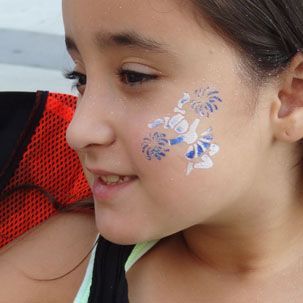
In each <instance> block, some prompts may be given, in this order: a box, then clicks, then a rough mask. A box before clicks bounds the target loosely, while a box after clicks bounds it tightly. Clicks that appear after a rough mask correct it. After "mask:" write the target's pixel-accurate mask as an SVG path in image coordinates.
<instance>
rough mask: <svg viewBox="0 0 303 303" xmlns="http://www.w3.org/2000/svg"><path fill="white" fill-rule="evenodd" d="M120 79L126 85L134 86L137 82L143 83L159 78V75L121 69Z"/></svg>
mask: <svg viewBox="0 0 303 303" xmlns="http://www.w3.org/2000/svg"><path fill="white" fill-rule="evenodd" d="M119 76H120V80H121V82H123V83H124V84H126V85H129V86H134V85H137V84H142V83H143V82H147V81H150V80H155V79H157V78H158V76H157V75H150V74H144V73H138V72H135V71H131V70H121V71H120V72H119Z"/></svg>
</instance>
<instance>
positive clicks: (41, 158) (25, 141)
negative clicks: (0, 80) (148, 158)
mask: <svg viewBox="0 0 303 303" xmlns="http://www.w3.org/2000/svg"><path fill="white" fill-rule="evenodd" d="M0 101H1V102H0V111H1V114H0V119H1V122H0V140H1V146H2V147H3V148H2V150H1V156H0V248H1V247H3V246H4V245H6V244H8V243H9V242H11V241H13V240H14V239H16V238H17V237H19V236H21V235H22V234H24V233H25V232H27V231H28V230H29V229H31V228H33V227H35V226H37V225H38V224H40V223H42V222H43V221H45V220H46V219H48V218H49V217H50V216H52V215H54V214H56V213H58V212H59V211H61V210H62V209H68V207H69V206H71V205H72V204H74V203H75V202H77V201H79V200H84V199H88V198H89V197H91V191H90V188H89V186H88V184H87V182H86V180H85V177H84V174H83V171H82V168H81V164H80V161H79V158H78V156H77V154H76V153H75V152H74V151H73V150H72V149H71V148H70V147H69V146H68V145H67V143H66V139H65V131H66V128H67V126H68V124H69V122H70V121H71V118H72V115H73V112H74V110H75V106H76V97H74V96H70V95H65V94H56V93H48V92H37V93H0ZM18 112H20V113H21V114H20V113H19V114H18ZM3 121H4V122H3ZM7 146H8V147H7Z"/></svg>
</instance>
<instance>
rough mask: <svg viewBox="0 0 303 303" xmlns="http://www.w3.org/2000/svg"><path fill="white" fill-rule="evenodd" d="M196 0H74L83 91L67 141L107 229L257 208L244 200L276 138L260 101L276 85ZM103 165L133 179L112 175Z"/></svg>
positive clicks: (146, 235) (229, 216) (70, 7)
mask: <svg viewBox="0 0 303 303" xmlns="http://www.w3.org/2000/svg"><path fill="white" fill-rule="evenodd" d="M179 2H180V3H179ZM185 2H186V1H172V0H165V1H163V0H153V1H150V0H131V1H125V0H116V1H112V0H85V1H84V0H63V13H64V22H65V30H66V37H67V48H68V49H69V52H70V54H71V56H72V58H73V60H74V62H75V69H74V70H75V72H76V73H73V74H72V75H71V78H73V77H74V78H76V79H77V87H78V90H79V92H80V94H79V101H78V105H77V110H76V113H75V115H74V118H73V121H72V123H71V124H70V126H69V129H68V131H67V139H68V142H69V144H70V146H71V147H72V148H74V149H75V150H76V151H77V152H78V154H79V156H80V159H81V162H82V164H83V167H84V171H85V173H86V176H87V179H88V182H89V184H90V185H91V187H92V188H94V199H95V209H96V221H97V226H98V229H99V231H100V233H101V234H102V235H103V236H104V237H106V238H108V239H110V240H112V241H114V242H118V243H134V242H141V241H145V240H149V239H157V238H161V237H164V236H167V235H170V234H173V233H175V232H178V231H180V230H184V229H187V228H189V227H192V226H195V225H199V224H214V223H219V222H220V223H223V222H228V221H232V220H233V219H234V218H235V217H236V216H237V215H238V214H239V212H241V210H243V209H247V207H248V208H253V207H257V206H253V205H249V206H248V205H246V203H245V205H244V203H243V202H242V201H248V200H249V197H250V195H252V192H251V186H252V184H253V182H254V181H255V180H256V178H258V177H259V175H258V174H259V172H260V171H262V169H261V168H262V166H263V165H264V158H265V157H264V154H265V152H266V149H267V148H268V145H269V142H270V132H269V125H268V121H267V120H268V119H266V118H267V116H268V109H266V105H264V103H263V109H262V111H261V109H259V107H258V106H256V108H254V109H252V108H253V107H254V103H255V102H256V101H258V102H262V100H261V101H260V100H259V99H262V98H263V97H264V95H265V93H264V92H260V91H259V92H258V94H257V92H256V91H255V90H254V89H253V88H252V87H249V85H248V84H247V83H248V81H247V79H246V80H244V77H243V76H241V72H240V66H239V65H240V62H241V60H240V57H239V55H238V53H237V52H236V51H235V49H233V48H232V47H230V46H229V45H227V44H226V43H225V42H224V40H223V39H222V38H221V37H220V36H218V35H217V34H216V33H215V32H213V31H212V30H211V29H210V27H209V26H208V25H207V23H206V22H203V21H202V20H201V18H200V20H201V22H200V24H198V23H197V19H195V16H194V13H193V11H192V10H191V8H190V7H189V5H188V3H185ZM257 95H258V97H257ZM252 111H253V113H252ZM94 170H99V171H94ZM102 175H103V176H105V175H119V176H128V177H130V178H120V179H121V180H120V182H124V181H126V182H125V183H122V184H119V185H106V182H105V181H106V179H104V180H105V181H100V180H99V181H98V179H100V178H99V177H102ZM109 179H111V181H117V179H115V178H114V177H112V178H109ZM107 181H110V180H107ZM94 184H95V185H94ZM97 192H98V193H97Z"/></svg>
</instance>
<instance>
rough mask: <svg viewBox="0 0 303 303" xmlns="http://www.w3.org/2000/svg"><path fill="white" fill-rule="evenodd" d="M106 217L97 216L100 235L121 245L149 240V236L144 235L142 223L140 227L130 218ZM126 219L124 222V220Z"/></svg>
mask: <svg viewBox="0 0 303 303" xmlns="http://www.w3.org/2000/svg"><path fill="white" fill-rule="evenodd" d="M104 219H105V218H104V217H103V218H100V217H99V218H96V225H97V229H98V232H99V233H100V235H101V236H102V237H103V238H105V239H106V240H108V241H110V242H112V243H115V244H120V245H134V244H137V243H141V242H144V241H147V240H148V237H145V236H143V235H142V225H140V224H138V227H136V226H134V224H130V222H129V219H128V220H127V221H128V222H127V221H126V220H125V221H124V220H122V219H121V221H119V220H104ZM123 221H124V222H123Z"/></svg>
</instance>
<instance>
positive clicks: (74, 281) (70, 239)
mask: <svg viewBox="0 0 303 303" xmlns="http://www.w3.org/2000/svg"><path fill="white" fill-rule="evenodd" d="M96 237H97V232H96V229H95V224H94V220H93V216H92V214H80V213H78V214H77V213H70V214H58V215H56V216H53V217H51V218H50V219H48V220H46V221H45V222H44V223H42V224H40V225H39V226H37V227H35V228H33V229H31V230H30V231H28V232H27V233H26V234H24V235H22V236H21V237H19V238H18V239H16V240H15V241H13V242H11V243H9V244H8V245H6V246H5V247H3V248H1V250H0V268H1V271H0V283H1V289H0V302H1V303H2V302H3V303H6V302H18V303H41V302H43V303H70V302H72V301H73V299H74V298H75V296H76V294H77V292H78V290H79V287H80V285H81V283H82V280H83V277H84V275H85V271H86V268H87V264H88V260H89V257H87V258H86V259H85V260H84V262H83V263H81V264H79V263H80V261H81V260H82V259H83V258H84V257H85V256H86V255H87V254H88V253H89V250H90V248H91V247H93V245H94V242H95V240H96ZM78 264H79V266H78V267H77V268H75V267H76V266H77V265H78ZM72 269H75V270H73V271H72V272H71V273H70V274H67V273H68V272H69V271H70V270H72ZM65 274H67V275H65ZM63 275H65V276H64V277H61V276H63ZM60 277H61V278H60ZM54 278H58V279H55V280H53V281H48V280H50V279H54ZM39 280H40V281H39Z"/></svg>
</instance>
